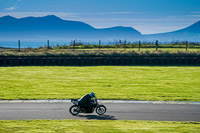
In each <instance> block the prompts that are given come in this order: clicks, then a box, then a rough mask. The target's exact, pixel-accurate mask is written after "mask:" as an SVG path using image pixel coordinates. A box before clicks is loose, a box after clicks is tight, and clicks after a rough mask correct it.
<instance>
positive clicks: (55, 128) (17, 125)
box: [0, 120, 200, 133]
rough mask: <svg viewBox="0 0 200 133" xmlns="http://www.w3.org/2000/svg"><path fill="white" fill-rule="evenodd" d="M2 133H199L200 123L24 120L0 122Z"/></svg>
mask: <svg viewBox="0 0 200 133" xmlns="http://www.w3.org/2000/svg"><path fill="white" fill-rule="evenodd" d="M0 132H1V133H22V132H23V133H32V132H33V133H37V132H40V133H41V132H42V133H65V132H69V133H79V132H86V133H90V132H95V133H96V132H97V133H105V132H106V133H108V132H109V133H111V132H116V133H119V132H120V133H123V132H134V133H158V132H161V133H169V132H173V133H189V132H190V133H191V132H192V133H199V132H200V122H163V121H161V122H158V121H132V120H126V121H125V120H114V121H111V120H23V121H13V120H12V121H0Z"/></svg>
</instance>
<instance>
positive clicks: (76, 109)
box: [69, 105, 80, 115]
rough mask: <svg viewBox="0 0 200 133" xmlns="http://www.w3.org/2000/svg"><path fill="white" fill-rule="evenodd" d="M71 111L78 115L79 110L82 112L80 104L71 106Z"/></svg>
mask: <svg viewBox="0 0 200 133" xmlns="http://www.w3.org/2000/svg"><path fill="white" fill-rule="evenodd" d="M69 112H70V113H71V114H72V115H78V114H79V112H80V109H79V106H77V105H73V106H71V107H70V109H69Z"/></svg>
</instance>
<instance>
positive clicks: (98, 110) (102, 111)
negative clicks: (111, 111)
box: [96, 105, 106, 115]
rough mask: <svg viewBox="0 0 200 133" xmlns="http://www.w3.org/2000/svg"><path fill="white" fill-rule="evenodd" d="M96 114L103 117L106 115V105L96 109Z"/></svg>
mask: <svg viewBox="0 0 200 133" xmlns="http://www.w3.org/2000/svg"><path fill="white" fill-rule="evenodd" d="M96 113H97V114H98V115H103V114H105V113H106V107H105V106H104V105H99V106H97V107H96Z"/></svg>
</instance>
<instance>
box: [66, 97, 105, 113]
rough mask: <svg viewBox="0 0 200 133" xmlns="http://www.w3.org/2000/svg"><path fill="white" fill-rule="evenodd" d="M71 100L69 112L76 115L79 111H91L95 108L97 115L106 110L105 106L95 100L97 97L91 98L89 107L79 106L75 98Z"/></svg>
mask: <svg viewBox="0 0 200 133" xmlns="http://www.w3.org/2000/svg"><path fill="white" fill-rule="evenodd" d="M71 102H72V103H73V104H74V105H72V106H71V107H70V108H69V112H70V113H71V114H72V115H74V116H75V115H78V114H79V113H93V112H94V110H95V109H96V113H97V114H98V115H103V114H104V113H105V112H106V107H105V106H104V105H100V104H99V103H98V102H97V99H95V100H93V102H92V106H91V108H85V107H82V106H80V105H79V104H78V100H77V99H71Z"/></svg>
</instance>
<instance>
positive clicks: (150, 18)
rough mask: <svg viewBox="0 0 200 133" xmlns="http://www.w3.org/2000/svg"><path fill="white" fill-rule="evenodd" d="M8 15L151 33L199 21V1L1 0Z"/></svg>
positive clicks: (0, 13) (1, 7) (0, 9)
mask: <svg viewBox="0 0 200 133" xmlns="http://www.w3.org/2000/svg"><path fill="white" fill-rule="evenodd" d="M5 15H11V16H14V17H17V18H21V17H26V16H36V17H40V16H45V15H56V16H58V17H61V18H62V19H66V20H76V21H82V22H85V23H88V24H90V25H91V26H93V27H95V28H106V27H113V26H130V27H133V28H135V29H137V30H139V31H140V32H141V33H143V34H152V33H161V32H168V31H174V30H178V29H181V28H184V27H186V26H189V25H191V24H193V23H195V22H197V21H199V20H200V0H0V16H5Z"/></svg>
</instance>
